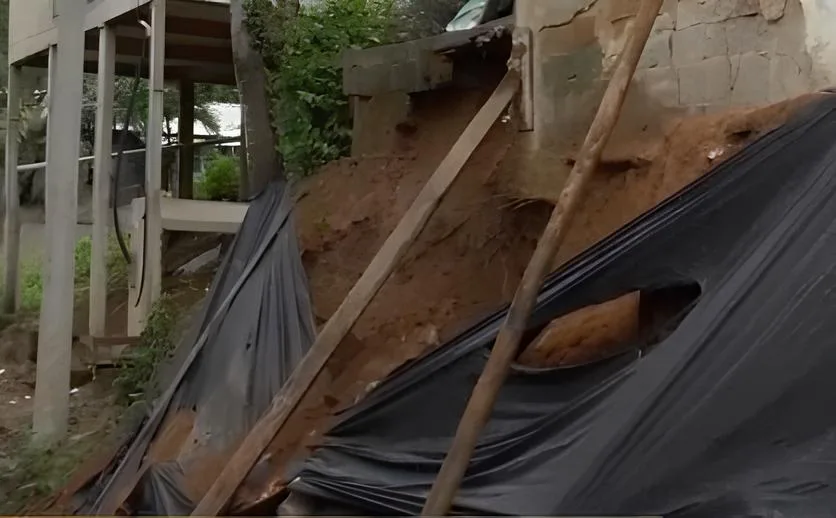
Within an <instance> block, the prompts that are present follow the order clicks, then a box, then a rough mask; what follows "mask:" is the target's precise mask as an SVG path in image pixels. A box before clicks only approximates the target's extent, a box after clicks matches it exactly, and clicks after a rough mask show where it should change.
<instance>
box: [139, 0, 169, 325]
mask: <svg viewBox="0 0 836 518" xmlns="http://www.w3.org/2000/svg"><path fill="white" fill-rule="evenodd" d="M165 7H166V4H165V0H153V1H152V2H151V67H150V69H151V73H150V79H149V81H148V92H149V94H148V124H147V126H146V128H147V132H146V134H147V135H148V136H147V139H146V143H145V225H146V240H145V246H144V248H143V255H144V257H145V261H144V262H145V275H144V276H143V286H142V294H141V298H140V301H139V306H140V307H139V312H140V315H142V316H143V325H144V317H147V315H148V314H149V313H150V312H151V306H152V305H153V303H154V301H156V300H157V299H158V298H159V296H160V293H161V291H162V246H163V245H162V214H161V212H160V199H161V197H162V142H163V141H162V135H163V88H164V84H163V82H164V77H163V74H164V72H165V67H164V63H165Z"/></svg>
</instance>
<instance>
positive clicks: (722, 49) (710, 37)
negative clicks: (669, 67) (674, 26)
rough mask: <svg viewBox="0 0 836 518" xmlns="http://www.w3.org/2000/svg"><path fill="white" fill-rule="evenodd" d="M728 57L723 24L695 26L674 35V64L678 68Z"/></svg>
mask: <svg viewBox="0 0 836 518" xmlns="http://www.w3.org/2000/svg"><path fill="white" fill-rule="evenodd" d="M726 55H728V46H727V45H726V32H725V29H724V27H723V25H722V24H701V25H694V26H693V27H689V28H687V29H683V30H680V31H676V32H674V34H673V62H674V64H675V65H676V66H682V65H690V64H693V63H698V62H700V61H702V60H704V59H707V58H713V57H717V56H726Z"/></svg>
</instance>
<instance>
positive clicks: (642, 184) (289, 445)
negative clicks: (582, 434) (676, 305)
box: [207, 96, 814, 512]
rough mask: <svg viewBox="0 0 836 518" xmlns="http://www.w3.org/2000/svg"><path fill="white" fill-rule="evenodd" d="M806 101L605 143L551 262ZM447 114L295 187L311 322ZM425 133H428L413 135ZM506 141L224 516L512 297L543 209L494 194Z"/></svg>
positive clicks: (607, 332)
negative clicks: (375, 393) (339, 414)
mask: <svg viewBox="0 0 836 518" xmlns="http://www.w3.org/2000/svg"><path fill="white" fill-rule="evenodd" d="M813 97H814V96H806V97H803V98H799V99H795V100H792V101H788V102H785V103H780V104H776V105H773V106H769V107H766V108H760V109H740V110H734V111H729V112H724V113H720V114H715V115H707V116H698V117H691V118H685V119H681V120H678V121H674V122H673V123H672V124H671V125H670V127H669V128H668V129H667V131H665V133H664V136H663V138H661V139H659V140H657V141H652V142H647V141H645V142H638V143H637V142H616V143H613V145H611V146H610V147H609V149H608V150H607V152H606V156H605V162H604V163H603V164H602V165H601V167H600V168H599V170H598V171H597V172H596V173H595V176H594V178H593V181H592V182H591V184H590V188H589V190H588V191H587V194H586V199H585V202H584V204H583V207H582V208H581V210H580V211H579V213H578V214H577V216H576V217H575V219H574V222H573V225H572V227H571V230H570V232H569V234H568V236H567V239H566V242H565V243H564V246H563V247H562V248H561V250H560V253H559V254H558V256H557V257H556V262H555V265H556V266H558V265H560V264H562V263H565V262H566V261H567V260H569V259H571V258H572V257H574V256H576V255H577V254H579V253H580V252H582V251H583V250H585V249H587V248H588V247H590V246H591V245H593V244H595V243H596V242H598V241H599V240H600V239H602V238H604V237H606V236H607V235H609V234H610V233H612V232H614V231H615V230H617V229H618V228H619V227H621V226H623V225H624V224H626V223H628V222H629V221H630V220H632V219H634V218H635V217H637V216H639V215H640V214H642V213H643V212H645V211H647V210H649V209H650V208H652V207H653V206H655V205H656V204H658V203H659V202H660V201H662V200H663V199H665V198H667V197H668V196H670V195H672V194H674V193H675V192H676V191H678V190H679V189H681V188H682V187H684V186H686V185H687V184H688V183H690V182H691V181H693V180H695V179H696V178H698V177H699V176H700V175H702V174H704V173H705V172H707V171H708V170H710V169H711V168H712V166H714V165H716V164H717V163H719V162H721V161H722V160H724V159H726V158H727V157H729V156H731V155H733V154H734V153H735V152H736V151H737V150H738V149H739V148H741V147H742V146H744V145H745V144H746V143H748V142H750V141H751V140H753V139H754V138H756V137H757V136H759V135H761V134H763V133H764V132H765V131H767V130H769V129H771V128H773V127H775V126H777V125H779V124H781V123H782V122H784V120H785V119H786V117H787V116H788V115H789V114H791V113H792V112H793V111H795V110H796V109H798V108H799V107H800V106H803V105H804V104H806V103H807V102H809V101H810V99H812V98H813ZM474 106H478V103H474ZM425 113H426V112H425ZM458 113H460V114H461V113H462V112H461V111H459V112H458ZM442 115H443V116H442ZM450 115H451V114H450V112H447V113H443V112H442V113H436V114H431V115H427V116H426V117H425V119H424V120H422V121H420V122H419V123H418V124H417V127H418V128H419V130H418V131H419V134H418V135H417V137H416V138H415V140H414V146H413V149H415V150H420V154H417V153H416V152H411V153H410V154H407V155H405V156H385V157H372V158H364V159H346V160H341V161H338V162H336V163H332V164H329V165H328V166H326V167H325V168H324V169H323V170H322V171H321V172H320V173H319V174H318V175H317V176H316V177H314V178H313V179H312V180H311V181H309V182H308V183H307V184H306V185H305V186H304V188H303V190H302V193H301V201H300V203H299V211H298V219H297V224H298V227H299V235H300V241H301V245H302V248H303V250H304V255H303V258H304V262H305V265H306V269H307V272H308V275H309V279H310V283H311V291H312V296H313V300H314V304H315V307H316V312H317V317H318V318H319V319H320V320H325V319H327V318H328V317H329V316H330V315H331V313H333V311H334V310H335V309H336V307H337V306H338V305H339V303H340V302H341V301H342V299H343V297H344V296H345V295H346V293H347V292H348V290H349V289H350V288H351V286H352V285H353V283H354V282H355V281H356V280H357V279H358V278H359V276H360V275H361V273H362V272H363V270H364V269H365V267H366V265H368V263H369V261H370V260H371V258H372V257H373V256H374V253H375V252H376V251H377V250H378V248H379V247H380V245H381V244H382V243H383V241H384V239H385V238H386V236H387V235H388V234H389V232H390V231H391V230H392V229H393V228H394V226H395V224H396V223H397V221H398V219H399V218H400V216H401V215H402V214H403V212H404V211H405V210H406V208H407V207H408V205H409V203H410V202H411V201H412V200H413V199H414V198H415V196H416V195H417V193H418V191H419V189H420V188H421V186H422V185H423V184H424V182H425V181H426V179H427V178H428V177H429V175H430V174H431V172H432V169H433V167H434V165H435V164H437V163H438V161H440V159H441V156H443V154H444V152H446V150H447V149H449V146H450V145H451V144H452V140H451V136H452V138H455V135H457V134H458V133H459V132H460V130H461V129H462V128H463V126H464V124H465V123H466V121H467V119H468V118H469V116H468V117H459V118H458V120H456V124H451V123H450V119H451V117H450ZM442 121H443V122H442ZM442 125H443V126H444V127H442ZM427 132H429V133H430V135H432V138H430V139H429V140H434V142H427V141H426V140H424V141H422V138H426V135H427ZM444 135H447V137H448V140H447V141H444V140H443V138H442V137H443V136H444ZM513 137H514V128H513V127H505V126H504V125H503V124H501V123H498V124H497V126H496V127H494V128H493V130H492V131H491V133H490V134H489V136H488V138H487V139H486V142H485V143H483V144H482V145H481V146H480V147H479V149H478V150H477V152H476V154H475V156H474V157H473V158H472V159H471V160H470V161H469V162H468V164H467V166H466V168H465V170H464V171H463V172H462V175H461V177H460V179H459V180H458V181H457V183H456V184H455V185H454V186H453V188H452V189H451V191H450V193H449V194H448V195H447V196H446V197H445V199H444V200H443V202H442V204H441V206H440V207H439V209H438V211H437V212H436V214H435V215H434V216H433V218H432V219H431V220H430V222H429V224H428V226H427V229H426V230H425V231H424V232H423V233H422V234H421V236H420V238H419V240H418V242H417V243H416V244H415V245H414V246H413V247H412V248H411V249H410V251H409V253H408V257H407V259H406V260H405V261H402V263H401V265H400V266H399V268H398V269H397V271H396V272H395V274H393V276H392V277H391V278H390V279H389V280H388V281H387V283H386V284H385V285H384V287H383V289H382V290H381V291H380V293H379V294H378V295H377V296H376V297H375V299H374V300H373V302H372V303H371V304H370V306H369V307H368V309H367V310H366V311H365V313H364V314H363V316H362V318H361V319H360V321H359V322H358V323H357V325H356V326H355V327H354V328H353V336H350V337H349V338H347V340H346V343H343V344H342V346H341V347H340V349H338V354H337V356H336V357H335V358H333V359H332V361H331V362H330V363H329V364H328V366H327V371H328V372H327V373H325V374H324V375H323V376H321V379H319V380H317V383H316V384H315V387H314V390H312V391H311V392H310V393H309V395H308V397H307V398H306V399H305V400H304V401H303V402H302V404H301V406H300V408H299V409H298V410H297V411H296V412H295V414H294V415H293V416H292V417H291V418H290V420H289V421H288V422H287V424H286V425H285V427H284V428H283V430H282V432H281V433H280V434H279V436H277V437H276V439H275V440H274V441H273V443H272V445H271V446H270V447H269V448H268V455H267V460H265V461H263V463H262V465H260V466H258V467H257V468H256V469H254V470H253V473H252V474H251V476H250V477H249V479H248V480H247V482H246V483H245V485H244V486H242V487H241V488H240V489H239V492H238V494H237V497H236V500H235V505H234V506H233V510H234V511H236V512H246V511H247V510H252V509H254V508H255V507H254V506H255V505H257V504H254V502H260V501H262V500H263V497H264V495H274V494H276V492H277V489H278V488H280V487H281V486H282V484H283V483H284V481H283V476H284V473H285V466H286V465H287V464H288V463H289V462H290V461H292V460H294V459H296V458H298V457H299V456H303V455H304V453H303V452H304V451H305V450H306V449H307V448H310V447H313V445H315V444H316V443H317V441H318V440H319V437H320V435H321V433H322V432H323V431H325V430H327V427H328V422H329V417H330V415H331V414H332V413H333V412H334V411H335V410H337V409H339V408H342V407H344V406H347V405H350V404H352V403H353V402H354V401H356V399H357V398H359V397H362V394H363V393H364V392H365V391H366V390H368V389H369V388H370V387H372V386H373V385H374V383H375V382H376V381H377V380H379V379H381V378H382V377H385V375H386V374H388V373H389V372H391V371H392V370H393V369H395V368H397V367H398V366H400V365H402V364H403V363H404V362H406V361H408V360H409V359H411V358H414V357H416V356H417V355H419V354H422V353H423V352H425V351H426V350H428V349H429V348H432V347H434V346H436V345H437V344H438V343H441V342H443V341H445V340H447V339H449V338H451V337H452V336H454V335H455V333H456V332H457V331H460V330H462V329H464V328H466V327H467V326H468V325H469V324H471V323H473V322H474V321H475V320H477V319H478V318H479V317H481V316H483V315H484V314H485V313H486V312H488V311H490V310H492V309H496V308H497V307H498V306H500V305H501V304H502V303H503V302H506V301H508V300H509V299H510V298H511V297H512V295H513V292H514V290H515V289H516V286H517V283H518V281H519V279H520V277H521V274H522V271H523V269H524V268H525V265H526V263H527V261H528V259H529V257H530V255H531V252H532V251H533V248H534V246H535V245H536V239H537V238H538V237H539V235H540V233H541V231H542V229H543V226H544V224H545V221H546V220H547V219H548V215H549V213H550V209H551V207H550V206H549V205H548V204H546V203H543V202H533V203H531V204H528V205H525V204H522V206H519V205H516V206H514V205H513V204H509V202H508V193H503V192H499V191H497V189H496V184H494V183H493V182H492V181H491V173H492V171H494V170H495V169H496V168H497V166H498V164H499V163H500V161H501V160H502V158H503V156H505V153H506V151H507V150H508V149H509V148H510V147H511V146H512V145H513V140H514V138H513ZM623 150H629V151H630V152H629V153H626V152H624V151H623ZM625 301H626V302H625ZM638 301H639V297H628V298H626V299H622V300H619V301H618V303H617V304H611V305H609V307H610V308H612V309H611V311H612V315H608V314H607V311H608V310H607V307H608V306H607V305H604V307H603V308H602V307H597V308H594V309H591V310H585V311H581V312H580V313H579V314H578V316H577V317H575V318H573V315H569V316H567V317H564V318H563V319H562V321H561V322H558V323H555V326H557V327H552V328H550V334H551V335H552V336H556V337H558V339H557V340H554V341H553V343H550V344H549V347H548V348H546V349H542V348H540V349H538V350H537V351H534V352H533V353H532V354H528V355H525V356H524V357H523V358H524V360H525V363H527V364H530V365H535V366H551V365H563V364H565V363H566V362H567V361H569V362H571V363H572V364H577V363H585V362H587V361H592V360H594V359H597V358H600V357H603V356H607V355H609V354H610V351H611V349H612V348H617V347H618V346H619V345H620V342H621V341H622V340H620V339H619V337H618V336H617V333H619V332H623V333H625V338H627V336H626V335H630V336H632V335H633V334H635V332H636V329H637V328H638V323H631V322H627V321H625V319H629V318H638V316H637V315H638V310H637V309H635V308H633V309H631V308H629V307H627V306H629V304H636V305H637V304H638V303H639V302H638ZM590 315H594V316H593V317H590ZM560 337H565V338H560ZM561 348H563V349H564V350H563V351H561V350H560V349H561ZM207 487H208V486H207Z"/></svg>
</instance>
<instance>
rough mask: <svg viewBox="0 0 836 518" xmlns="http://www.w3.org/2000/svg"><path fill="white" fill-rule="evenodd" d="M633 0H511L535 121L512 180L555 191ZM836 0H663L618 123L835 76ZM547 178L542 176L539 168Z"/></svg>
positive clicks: (762, 97)
mask: <svg viewBox="0 0 836 518" xmlns="http://www.w3.org/2000/svg"><path fill="white" fill-rule="evenodd" d="M639 3H640V2H639V0H567V1H563V2H553V1H551V0H518V9H517V19H516V25H517V26H518V27H530V28H531V30H532V31H533V33H534V35H535V41H534V48H535V59H534V62H535V67H536V69H535V72H534V130H535V131H534V132H533V134H532V135H528V136H526V137H525V138H526V139H528V140H529V142H527V143H525V144H524V146H525V147H526V148H527V149H528V151H527V152H526V153H521V154H520V158H519V159H520V160H522V161H523V162H524V163H521V164H519V165H520V167H518V168H517V169H518V170H523V171H526V174H524V175H519V178H518V179H516V181H517V182H518V183H519V184H520V185H519V189H520V190H521V191H522V192H523V193H524V194H526V195H532V196H538V197H543V198H547V199H554V198H555V197H556V196H557V194H558V193H559V191H560V188H561V186H562V181H561V178H562V177H565V175H566V174H567V173H568V171H569V169H570V167H571V166H570V164H571V161H570V160H568V159H569V158H571V156H572V153H573V150H574V149H576V148H577V147H578V146H579V145H580V143H581V141H582V139H583V137H584V135H585V132H586V129H587V128H588V126H589V124H590V122H591V120H592V118H593V116H594V113H595V110H596V109H597V106H598V103H599V102H600V99H601V96H602V95H603V91H604V87H605V85H606V82H607V80H608V78H609V74H610V73H611V71H612V69H613V66H614V64H615V62H616V59H617V56H618V53H619V52H620V50H621V48H622V47H623V45H624V40H625V38H626V36H627V34H628V33H629V27H630V25H631V23H632V17H633V16H634V14H635V12H636V10H637V9H638V5H639ZM833 27H836V0H666V1H665V3H664V5H663V8H662V11H661V13H660V15H659V16H658V17H657V20H656V23H655V24H654V29H653V33H652V34H651V37H650V39H649V41H648V43H647V46H646V48H645V51H644V53H643V55H642V59H641V61H640V63H639V68H638V70H637V71H636V75H635V79H634V83H633V86H632V88H631V91H630V93H629V96H628V99H627V101H626V103H625V107H624V111H623V113H622V116H621V118H620V121H619V125H618V127H617V128H616V132H615V135H614V137H613V140H614V141H617V140H618V138H619V136H620V135H629V136H632V137H635V135H636V134H637V133H636V132H645V133H654V132H657V131H659V130H660V127H661V124H662V123H663V122H664V121H665V120H667V119H669V118H670V117H672V116H676V115H680V114H683V113H702V112H707V111H713V110H719V109H726V108H729V107H732V106H745V105H757V104H765V103H771V102H778V101H781V100H784V99H787V98H790V97H794V96H797V95H801V94H803V93H805V92H808V91H811V90H815V89H818V88H822V87H824V86H827V85H829V84H830V83H831V81H832V80H834V79H836V47H833V46H831V45H830V41H831V40H836V32H834V31H833ZM546 179H547V180H546Z"/></svg>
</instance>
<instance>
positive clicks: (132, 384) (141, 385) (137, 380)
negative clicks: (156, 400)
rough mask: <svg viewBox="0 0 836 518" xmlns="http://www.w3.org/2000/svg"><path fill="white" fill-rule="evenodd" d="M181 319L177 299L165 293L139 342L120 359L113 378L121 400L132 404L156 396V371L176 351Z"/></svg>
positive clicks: (158, 301)
mask: <svg viewBox="0 0 836 518" xmlns="http://www.w3.org/2000/svg"><path fill="white" fill-rule="evenodd" d="M179 320H180V311H179V310H178V308H177V306H176V304H175V303H174V300H173V299H172V298H171V296H170V295H167V294H163V295H162V296H161V297H160V298H159V299H158V300H157V302H156V303H155V304H154V306H153V307H152V308H151V314H150V315H148V324H147V325H146V326H145V329H144V330H143V331H142V334H141V335H140V338H139V343H138V344H137V345H136V346H134V347H131V349H130V354H126V355H124V356H123V358H122V360H121V361H120V364H119V375H118V376H117V377H116V379H115V380H114V381H113V386H114V388H115V389H116V399H117V401H118V402H119V403H121V404H124V405H130V404H132V403H134V402H135V401H138V400H139V399H145V400H151V399H153V397H154V395H155V394H156V392H157V390H158V387H157V386H156V385H155V382H156V381H157V380H156V376H155V374H156V373H157V368H158V367H159V366H160V364H161V363H162V362H164V361H165V360H167V359H168V358H170V357H171V355H172V354H173V352H174V349H175V347H176V345H177V344H176V332H177V324H178V322H179Z"/></svg>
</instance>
